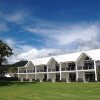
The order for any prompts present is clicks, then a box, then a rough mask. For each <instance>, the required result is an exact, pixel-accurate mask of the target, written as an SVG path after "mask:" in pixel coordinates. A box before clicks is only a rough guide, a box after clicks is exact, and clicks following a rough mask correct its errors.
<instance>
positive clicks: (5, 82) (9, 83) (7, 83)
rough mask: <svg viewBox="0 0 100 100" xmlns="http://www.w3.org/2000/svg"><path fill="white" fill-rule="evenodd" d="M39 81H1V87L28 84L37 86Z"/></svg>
mask: <svg viewBox="0 0 100 100" xmlns="http://www.w3.org/2000/svg"><path fill="white" fill-rule="evenodd" d="M36 83H37V81H33V82H12V81H0V87H1V86H12V85H26V84H36Z"/></svg>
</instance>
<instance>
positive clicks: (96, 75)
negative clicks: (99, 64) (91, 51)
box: [94, 61, 97, 81]
mask: <svg viewBox="0 0 100 100" xmlns="http://www.w3.org/2000/svg"><path fill="white" fill-rule="evenodd" d="M94 70H95V81H97V70H96V62H95V61H94Z"/></svg>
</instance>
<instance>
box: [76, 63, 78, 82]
mask: <svg viewBox="0 0 100 100" xmlns="http://www.w3.org/2000/svg"><path fill="white" fill-rule="evenodd" d="M75 65H76V81H78V68H77V62H76V63H75Z"/></svg>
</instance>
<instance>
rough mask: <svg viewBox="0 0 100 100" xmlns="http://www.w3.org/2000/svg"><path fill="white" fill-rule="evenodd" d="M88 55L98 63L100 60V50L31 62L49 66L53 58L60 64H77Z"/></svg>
mask: <svg viewBox="0 0 100 100" xmlns="http://www.w3.org/2000/svg"><path fill="white" fill-rule="evenodd" d="M82 54H86V55H87V56H89V57H91V58H92V59H93V60H95V61H97V60H100V49H96V50H90V51H84V52H77V53H70V54H64V55H58V56H52V57H45V58H39V59H35V60H31V62H32V63H33V64H34V65H47V64H48V62H49V61H50V60H51V59H52V58H53V59H54V60H55V61H57V62H58V63H60V62H76V61H77V59H79V57H80V55H82Z"/></svg>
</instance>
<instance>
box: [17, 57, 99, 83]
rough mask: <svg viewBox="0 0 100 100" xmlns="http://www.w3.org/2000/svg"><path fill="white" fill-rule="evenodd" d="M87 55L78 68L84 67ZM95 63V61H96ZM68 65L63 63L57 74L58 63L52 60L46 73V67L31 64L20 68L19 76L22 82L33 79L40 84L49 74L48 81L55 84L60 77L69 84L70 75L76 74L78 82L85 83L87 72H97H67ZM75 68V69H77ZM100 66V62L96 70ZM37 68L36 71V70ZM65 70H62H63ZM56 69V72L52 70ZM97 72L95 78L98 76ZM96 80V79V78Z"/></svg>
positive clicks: (80, 61)
mask: <svg viewBox="0 0 100 100" xmlns="http://www.w3.org/2000/svg"><path fill="white" fill-rule="evenodd" d="M85 57H86V55H83V56H82V57H81V58H80V59H79V60H78V62H77V64H76V66H78V67H79V66H81V67H82V66H84V59H85ZM94 62H95V61H94ZM68 63H69V62H64V63H61V67H59V66H60V65H59V66H58V67H59V69H60V68H61V70H58V71H57V72H56V64H57V62H56V61H55V60H51V61H50V62H49V63H48V65H47V68H48V70H46V72H44V65H39V66H34V65H33V64H32V63H31V62H30V63H29V64H27V66H26V67H21V68H19V71H21V72H20V73H19V74H18V76H19V78H20V79H21V80H23V79H29V80H30V81H32V79H39V80H40V82H42V81H43V79H44V77H45V76H44V74H47V79H51V81H52V82H55V80H56V78H57V77H56V75H58V74H59V75H60V80H63V79H64V80H66V81H67V82H69V76H70V75H69V73H73V72H74V73H76V76H77V78H76V80H77V79H82V80H83V81H84V82H85V72H95V69H92V70H91V69H85V70H84V69H81V70H77V69H74V70H66V68H68ZM76 66H75V67H76ZM98 66H100V61H98V62H96V70H98ZM35 68H36V69H35ZM63 68H64V69H65V70H62V69H63ZM52 69H55V70H52ZM96 74H97V72H95V76H96ZM59 75H58V77H59ZM95 80H96V78H95Z"/></svg>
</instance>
